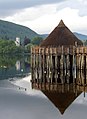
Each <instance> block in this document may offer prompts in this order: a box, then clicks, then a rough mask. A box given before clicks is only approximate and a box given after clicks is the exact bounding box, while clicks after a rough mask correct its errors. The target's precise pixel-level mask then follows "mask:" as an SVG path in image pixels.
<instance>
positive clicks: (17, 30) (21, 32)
mask: <svg viewBox="0 0 87 119" xmlns="http://www.w3.org/2000/svg"><path fill="white" fill-rule="evenodd" d="M73 33H74V35H75V36H76V37H77V38H79V39H80V40H87V35H84V34H81V33H77V32H73ZM48 35H49V34H38V33H36V32H35V31H34V30H32V29H30V28H28V27H26V26H23V25H19V24H16V23H12V22H9V21H4V20H0V38H1V39H11V40H15V39H16V37H20V39H21V40H24V38H25V36H26V37H28V38H29V39H31V40H32V39H33V38H34V37H42V38H43V39H45V38H46V37H47V36H48Z"/></svg>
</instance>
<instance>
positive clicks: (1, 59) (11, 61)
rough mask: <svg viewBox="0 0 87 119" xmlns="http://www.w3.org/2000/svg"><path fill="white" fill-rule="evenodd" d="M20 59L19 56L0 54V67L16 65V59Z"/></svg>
mask: <svg viewBox="0 0 87 119" xmlns="http://www.w3.org/2000/svg"><path fill="white" fill-rule="evenodd" d="M18 59H19V56H10V55H1V56H0V67H2V68H5V67H7V68H9V67H12V66H14V65H15V63H16V60H18Z"/></svg>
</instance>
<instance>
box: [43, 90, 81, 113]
mask: <svg viewBox="0 0 87 119" xmlns="http://www.w3.org/2000/svg"><path fill="white" fill-rule="evenodd" d="M42 92H43V93H44V94H45V95H46V96H47V97H48V98H49V99H50V101H52V103H53V104H54V105H55V106H56V107H57V108H58V109H59V111H60V112H61V114H63V113H64V112H65V110H66V109H67V108H68V106H69V105H70V104H71V103H72V102H73V101H74V100H75V99H76V98H77V96H78V95H79V94H80V92H79V93H78V94H77V96H75V93H73V92H67V93H59V92H57V91H56V92H53V91H50V92H49V91H42Z"/></svg>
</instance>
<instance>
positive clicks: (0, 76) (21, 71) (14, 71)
mask: <svg viewBox="0 0 87 119" xmlns="http://www.w3.org/2000/svg"><path fill="white" fill-rule="evenodd" d="M29 72H30V56H29V55H28V56H9V55H0V80H4V79H9V78H14V77H17V78H18V77H24V76H26V75H28V74H29Z"/></svg>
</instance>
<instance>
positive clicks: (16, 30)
mask: <svg viewBox="0 0 87 119" xmlns="http://www.w3.org/2000/svg"><path fill="white" fill-rule="evenodd" d="M25 36H26V37H28V38H30V39H32V38H34V37H36V36H39V34H37V33H36V32H34V31H33V30H31V29H30V28H28V27H25V26H22V25H18V24H15V23H11V22H8V21H3V20H0V38H1V39H11V40H15V38H16V37H20V38H21V39H24V37H25Z"/></svg>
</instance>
